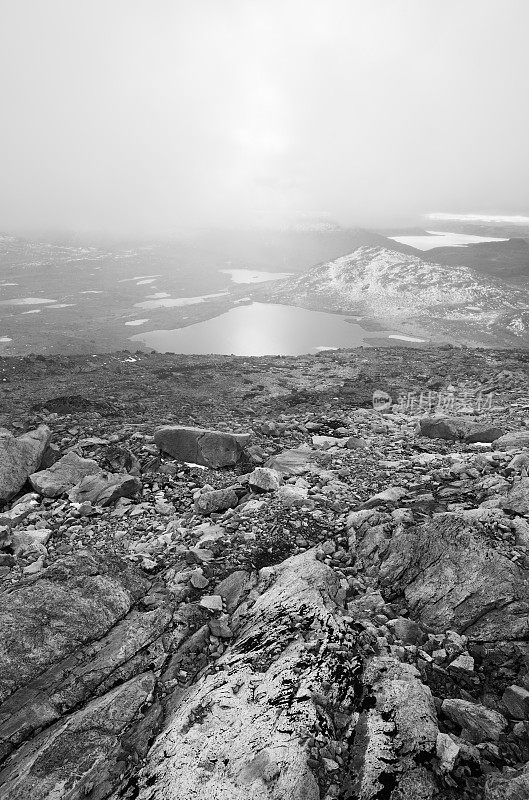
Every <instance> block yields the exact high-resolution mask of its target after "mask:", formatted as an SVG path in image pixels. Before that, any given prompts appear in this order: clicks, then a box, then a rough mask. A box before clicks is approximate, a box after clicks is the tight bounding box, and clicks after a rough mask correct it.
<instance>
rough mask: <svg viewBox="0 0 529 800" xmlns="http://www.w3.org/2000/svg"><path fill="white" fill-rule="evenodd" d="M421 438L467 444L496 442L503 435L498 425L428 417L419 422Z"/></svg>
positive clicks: (460, 418) (456, 418)
mask: <svg viewBox="0 0 529 800" xmlns="http://www.w3.org/2000/svg"><path fill="white" fill-rule="evenodd" d="M419 425H420V430H419V434H420V436H427V437H428V438H429V439H448V440H449V441H453V442H455V441H457V440H459V439H461V440H464V441H466V442H469V443H470V442H494V441H495V440H496V439H498V438H499V437H500V436H501V435H502V434H503V432H504V431H503V429H502V428H500V427H498V426H497V425H488V424H485V423H482V422H473V421H471V420H468V419H464V418H462V417H444V416H435V415H434V416H427V417H422V419H421V420H420V421H419Z"/></svg>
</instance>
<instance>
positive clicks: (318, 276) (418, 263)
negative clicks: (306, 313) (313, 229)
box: [254, 245, 529, 346]
mask: <svg viewBox="0 0 529 800" xmlns="http://www.w3.org/2000/svg"><path fill="white" fill-rule="evenodd" d="M409 250H410V248H406V251H404V252H399V251H398V250H396V249H394V248H393V247H392V248H391V249H390V248H388V247H384V246H380V245H379V246H360V247H358V248H357V249H355V250H354V251H353V252H351V253H350V254H349V255H347V256H343V257H341V258H338V259H336V260H335V261H330V262H328V263H325V264H323V265H321V266H318V267H315V268H314V269H312V270H310V271H309V272H307V273H306V274H304V275H300V276H295V277H293V278H290V279H287V280H285V281H281V283H280V284H278V285H275V286H266V287H263V288H260V289H259V290H257V294H259V293H261V294H262V295H263V296H265V297H266V299H267V300H269V301H271V302H280V303H290V304H293V305H300V306H304V307H310V308H316V309H319V310H328V311H340V312H342V313H345V314H347V313H351V314H355V315H360V316H363V317H368V318H374V319H376V320H378V321H379V322H380V323H381V324H382V325H383V327H385V328H391V327H398V328H399V329H402V330H405V331H409V332H415V333H417V334H419V335H423V336H426V337H428V338H433V339H434V340H436V339H437V340H439V339H443V340H451V341H458V342H460V343H465V342H466V343H470V344H475V343H482V344H489V345H494V344H496V345H498V344H499V345H509V346H520V345H526V344H527V343H528V341H529V340H528V337H527V319H528V317H527V309H528V306H527V293H526V292H525V291H524V290H523V288H516V287H512V286H507V285H505V284H503V283H502V282H500V281H498V280H496V279H495V278H493V277H488V276H485V275H482V274H479V273H478V272H477V271H476V270H474V269H471V268H469V267H467V266H460V265H459V264H460V262H459V263H458V264H457V265H456V264H454V265H450V266H448V265H445V264H436V263H432V260H431V259H430V260H428V259H427V258H421V257H419V256H418V255H417V256H415V255H410V253H409ZM254 296H256V293H255V292H254Z"/></svg>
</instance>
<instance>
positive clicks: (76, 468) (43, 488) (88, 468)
mask: <svg viewBox="0 0 529 800" xmlns="http://www.w3.org/2000/svg"><path fill="white" fill-rule="evenodd" d="M102 472H103V470H102V469H101V467H100V466H99V464H98V463H97V461H94V460H93V459H91V458H81V456H78V455H77V453H74V452H73V451H72V452H70V453H67V454H66V455H65V456H63V457H62V458H61V459H59V461H56V462H55V464H53V465H52V466H51V467H49V468H48V469H43V470H41V471H40V472H34V473H33V475H30V476H29V481H30V483H31V485H32V486H33V488H34V489H35V491H36V492H38V493H39V494H42V495H44V497H59V496H60V495H61V494H65V493H66V492H69V491H70V489H72V488H73V487H74V486H76V485H77V484H78V483H79V482H80V481H81V480H82V479H83V478H84V477H86V475H101V474H102Z"/></svg>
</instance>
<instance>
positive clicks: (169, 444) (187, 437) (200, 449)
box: [154, 425, 251, 469]
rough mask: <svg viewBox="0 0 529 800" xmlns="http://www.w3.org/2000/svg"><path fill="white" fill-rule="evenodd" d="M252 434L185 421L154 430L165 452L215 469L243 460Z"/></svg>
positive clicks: (156, 441)
mask: <svg viewBox="0 0 529 800" xmlns="http://www.w3.org/2000/svg"><path fill="white" fill-rule="evenodd" d="M250 438H251V437H250V434H249V433H224V431H211V430H207V429H206V428H188V427H185V426H182V425H165V426H164V427H162V428H158V429H157V430H156V431H155V432H154V441H155V443H156V444H157V445H158V447H159V448H160V450H161V451H162V452H164V453H168V454H169V455H171V456H173V457H174V458H176V459H178V461H185V462H189V463H192V464H202V465H203V466H205V467H212V468H214V469H217V468H218V467H230V466H234V465H235V464H237V463H238V462H239V461H241V460H242V458H243V457H244V448H245V446H246V445H247V444H248V443H249V441H250Z"/></svg>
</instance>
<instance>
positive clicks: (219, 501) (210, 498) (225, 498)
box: [195, 489, 239, 514]
mask: <svg viewBox="0 0 529 800" xmlns="http://www.w3.org/2000/svg"><path fill="white" fill-rule="evenodd" d="M238 502H239V498H238V496H237V493H236V492H235V491H234V489H213V490H212V491H209V492H202V493H201V494H200V495H199V496H198V497H197V499H196V500H195V509H196V510H197V511H198V512H199V513H200V514H216V513H218V512H220V511H226V510H227V509H228V508H235V506H236V505H237V503H238Z"/></svg>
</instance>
